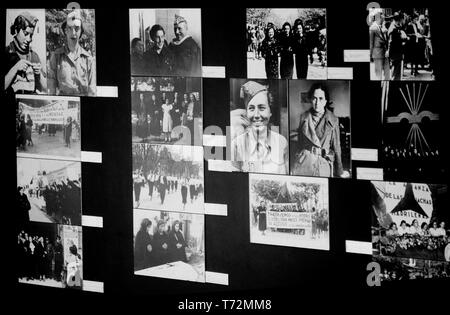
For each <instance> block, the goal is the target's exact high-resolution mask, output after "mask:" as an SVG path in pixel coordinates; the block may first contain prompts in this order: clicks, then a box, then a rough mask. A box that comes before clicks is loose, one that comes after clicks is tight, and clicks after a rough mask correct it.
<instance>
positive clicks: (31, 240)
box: [16, 223, 83, 289]
mask: <svg viewBox="0 0 450 315" xmlns="http://www.w3.org/2000/svg"><path fill="white" fill-rule="evenodd" d="M81 237H82V231H81V227H80V226H67V225H58V224H48V223H28V224H27V225H25V226H24V227H23V229H22V230H20V231H19V233H18V235H17V245H16V246H17V256H16V262H17V264H16V273H17V279H18V281H19V282H20V283H27V284H34V285H42V286H50V287H56V288H79V289H81V287H82V274H83V272H82V270H83V267H82V252H81V250H82V247H81V244H82V239H81Z"/></svg>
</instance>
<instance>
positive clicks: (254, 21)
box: [246, 8, 327, 80]
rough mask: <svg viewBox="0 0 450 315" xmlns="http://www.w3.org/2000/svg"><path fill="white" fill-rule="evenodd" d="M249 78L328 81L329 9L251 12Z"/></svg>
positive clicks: (248, 12)
mask: <svg viewBox="0 0 450 315" xmlns="http://www.w3.org/2000/svg"><path fill="white" fill-rule="evenodd" d="M246 27H247V30H246V31H247V77H248V78H262V79H308V80H325V79H327V25H326V9H313V8H311V9H256V8H253V9H247V23H246Z"/></svg>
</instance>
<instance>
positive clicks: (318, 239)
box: [249, 174, 330, 250]
mask: <svg viewBox="0 0 450 315" xmlns="http://www.w3.org/2000/svg"><path fill="white" fill-rule="evenodd" d="M249 192H250V195H249V215H250V221H249V222H250V242H251V243H259V244H268V245H279V246H290V247H300V248H311V249H320V250H329V248H330V240H329V206H328V179H326V178H314V177H297V176H281V175H266V174H250V175H249Z"/></svg>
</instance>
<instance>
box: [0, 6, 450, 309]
mask: <svg viewBox="0 0 450 315" xmlns="http://www.w3.org/2000/svg"><path fill="white" fill-rule="evenodd" d="M402 2H403V3H402ZM402 2H398V1H396V2H395V4H393V3H391V2H389V1H383V2H380V5H381V7H393V6H395V7H401V6H402V5H403V6H405V7H429V8H430V14H431V23H432V27H433V49H434V54H435V59H436V64H437V67H436V78H437V80H438V89H436V90H437V91H438V93H436V94H435V95H433V99H434V101H436V102H439V103H441V104H442V108H445V107H447V106H448V100H447V98H446V96H447V95H448V93H446V91H445V88H446V84H447V83H448V79H447V77H448V64H447V62H448V61H447V50H446V43H447V38H448V34H447V31H448V27H446V25H447V23H446V19H448V14H447V12H446V11H445V9H444V8H443V7H442V4H439V3H438V2H437V1H427V2H418V3H412V2H411V1H402ZM79 3H80V5H81V6H82V7H89V8H92V7H93V8H95V9H96V34H97V69H98V70H97V84H98V85H106V86H117V87H118V92H119V97H118V98H87V97H82V98H81V104H82V105H81V108H82V112H81V117H82V118H81V119H82V123H81V125H82V126H83V129H82V150H85V151H100V152H102V153H103V163H102V164H101V165H100V164H89V163H83V165H82V179H83V200H82V202H83V214H85V215H98V216H102V217H103V219H104V221H103V226H104V228H103V229H95V228H86V227H85V228H83V246H84V278H85V279H89V280H97V281H103V282H104V285H105V287H104V289H105V293H104V294H99V293H90V292H80V291H73V290H62V289H54V288H47V287H41V286H31V285H24V284H19V283H17V280H16V277H15V273H14V244H15V242H16V234H15V233H14V232H13V229H14V227H13V226H12V225H11V224H10V222H13V209H14V208H13V204H14V197H13V196H15V189H16V187H15V181H16V174H15V169H14V168H13V165H15V154H16V152H15V145H14V131H13V130H14V125H13V124H14V119H13V118H12V117H14V111H15V109H14V108H8V107H6V106H2V107H3V109H2V110H3V115H2V118H3V122H2V124H1V125H2V128H4V129H5V132H2V135H3V137H2V138H3V140H6V141H5V142H6V144H5V146H4V150H3V154H2V157H3V163H2V165H3V169H5V170H7V172H6V173H7V177H6V176H5V177H4V176H2V178H3V180H2V181H3V184H4V186H3V189H2V195H3V200H4V201H3V202H2V204H3V206H2V214H3V220H2V221H3V224H2V226H4V227H6V229H5V228H3V229H2V232H3V233H5V236H4V237H3V238H2V240H3V242H2V249H1V252H2V260H3V261H6V262H7V263H8V267H7V268H6V269H4V271H5V272H4V275H3V281H2V282H3V285H2V287H3V289H6V290H8V291H9V294H10V295H11V296H12V297H13V298H14V299H18V300H19V301H21V300H22V298H23V297H25V296H27V299H28V298H30V299H32V300H33V301H34V300H36V301H41V299H45V300H46V301H48V299H51V300H52V303H55V305H59V304H61V305H64V303H65V301H69V300H73V301H76V302H75V303H83V302H85V301H97V302H105V303H114V302H115V301H118V300H117V298H118V297H120V299H119V300H120V301H122V302H123V303H125V304H127V303H130V304H134V305H136V304H138V305H139V304H141V303H142V307H146V305H152V307H153V306H155V305H156V306H157V305H161V304H162V305H163V306H164V309H166V310H176V307H177V305H178V303H177V302H178V301H181V300H184V299H185V298H189V299H194V298H195V299H197V300H208V299H222V298H224V299H225V298H230V297H231V298H258V299H261V298H270V299H274V304H273V309H276V308H282V307H295V308H297V309H301V308H302V305H304V304H305V303H307V304H311V303H312V301H314V300H315V299H317V300H324V301H326V300H327V299H329V298H331V297H336V296H343V297H344V299H345V300H347V301H353V300H354V299H356V297H358V298H367V301H374V300H377V299H378V298H379V297H381V299H382V301H383V302H382V303H387V302H389V299H387V298H386V299H385V298H383V297H387V296H396V297H398V298H399V299H401V297H403V296H410V294H415V293H414V292H422V293H421V294H423V293H424V292H427V294H433V295H434V294H440V293H442V292H443V291H442V288H444V289H445V288H447V290H448V287H449V283H450V282H449V281H450V280H427V281H407V282H398V283H391V284H389V285H387V286H385V285H383V286H382V287H381V288H379V287H378V288H370V287H368V286H367V284H366V277H367V274H368V272H367V271H366V265H367V263H368V262H370V261H371V256H366V255H357V254H347V253H346V252H345V240H347V239H348V240H359V241H370V240H371V237H370V225H371V211H372V210H371V207H370V199H369V190H368V182H366V181H356V180H354V179H352V180H348V179H330V181H329V192H330V199H329V204H330V251H316V250H310V249H301V248H290V247H278V246H270V245H260V244H251V243H250V237H249V222H248V220H249V219H248V175H247V174H236V173H233V174H230V173H218V172H209V171H207V168H206V167H205V169H206V170H205V198H206V200H205V202H213V203H226V204H227V205H228V216H227V217H220V216H206V219H205V239H206V269H207V270H208V271H216V272H224V273H228V274H229V286H221V285H215V284H201V283H191V282H183V281H177V280H167V279H158V278H151V277H138V276H134V275H133V216H132V204H133V202H132V189H131V187H132V182H131V176H130V175H131V124H130V119H129V115H130V109H131V104H130V101H131V94H130V89H129V86H130V84H129V80H130V67H129V61H130V60H129V18H128V8H139V7H144V8H145V7H153V6H160V7H166V6H171V7H186V6H188V5H189V6H192V7H196V6H197V7H199V6H200V7H202V42H203V65H206V66H225V67H226V76H227V79H203V108H204V126H207V125H213V124H214V125H218V126H221V127H223V128H225V126H226V125H228V124H229V107H228V104H229V90H228V78H233V77H235V78H245V77H246V54H245V52H246V43H245V21H246V20H245V8H244V7H241V8H237V7H236V8H235V7H230V6H227V4H228V3H220V4H222V5H224V6H227V7H222V8H203V6H205V5H207V4H194V3H173V2H170V3H161V2H160V3H158V5H157V4H156V3H155V2H136V1H127V2H120V3H117V4H116V3H114V4H113V3H110V4H108V3H101V4H100V3H99V4H94V3H93V2H87V1H86V2H83V1H81V2H79ZM297 4H298V6H299V7H326V8H327V9H328V10H327V31H328V35H327V39H328V66H334V67H340V66H343V67H347V66H351V67H353V71H354V72H353V73H354V79H353V81H352V82H351V119H352V142H353V147H359V148H378V147H379V146H380V141H381V138H380V128H381V125H380V123H379V122H380V106H379V105H378V102H376V101H374V100H373V97H372V95H373V93H375V90H376V89H377V87H376V86H375V83H373V82H370V81H369V65H368V64H367V63H354V64H345V63H344V62H343V50H344V49H368V29H367V24H366V17H367V13H368V11H367V10H366V7H367V4H368V2H364V1H346V2H345V3H344V2H336V3H331V2H323V1H322V2H318V1H303V2H301V3H297ZM65 5H66V4H65V3H62V2H51V1H40V2H36V1H34V2H31V1H22V2H20V3H19V2H14V3H4V4H3V6H9V7H23V8H27V7H36V8H54V7H55V8H58V7H65ZM116 5H118V7H114V6H116ZM241 5H245V6H247V7H260V6H263V4H262V3H261V2H246V3H241ZM293 5H294V4H293V3H292V4H291V3H283V5H282V3H280V2H277V3H273V2H272V3H267V4H266V6H269V7H273V6H278V7H281V6H293ZM4 27H5V10H4V9H2V11H1V13H0V34H2V36H0V38H1V41H0V43H1V44H2V45H3V47H4V46H5V43H4V35H3V34H5V29H4ZM2 66H3V65H2ZM2 78H3V76H2ZM2 105H4V102H2ZM442 116H443V119H447V117H446V113H445V112H444V110H443V111H442ZM445 132H446V133H448V130H445ZM447 156H448V154H447V152H444V157H447ZM365 165H370V166H373V165H372V164H370V163H362V162H360V163H357V162H355V163H354V165H353V167H356V166H365ZM439 182H444V183H448V180H447V179H446V178H440V179H439ZM449 211H450V209H449ZM424 288H427V290H424ZM444 292H445V291H444ZM447 292H448V291H447ZM300 297H301V300H299V298H300ZM306 298H308V299H306ZM311 298H312V299H311ZM394 299H396V298H394ZM25 301H26V300H25ZM141 301H142V302H141ZM144 301H145V302H144ZM162 301H164V303H162ZM46 303H48V302H45V303H44V304H46ZM146 303H148V304H146ZM351 303H352V302H351ZM27 304H28V303H21V304H17V305H20V307H25V306H29V307H31V308H33V307H34V306H33V305H30V304H28V305H27ZM36 305H39V303H38V304H36ZM311 305H314V307H319V308H320V307H322V306H321V304H311ZM36 307H38V308H39V307H41V306H36ZM42 307H46V306H42Z"/></svg>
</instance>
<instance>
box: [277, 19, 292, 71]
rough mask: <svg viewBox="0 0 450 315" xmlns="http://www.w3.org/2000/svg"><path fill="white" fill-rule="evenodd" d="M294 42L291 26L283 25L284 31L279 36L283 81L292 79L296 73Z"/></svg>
mask: <svg viewBox="0 0 450 315" xmlns="http://www.w3.org/2000/svg"><path fill="white" fill-rule="evenodd" d="M293 44H294V40H293V36H292V30H291V24H289V23H288V22H286V23H284V24H283V29H282V31H281V34H280V36H279V45H280V57H281V59H280V75H281V78H282V79H292V73H293V71H294V55H293V50H292V47H293Z"/></svg>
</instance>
